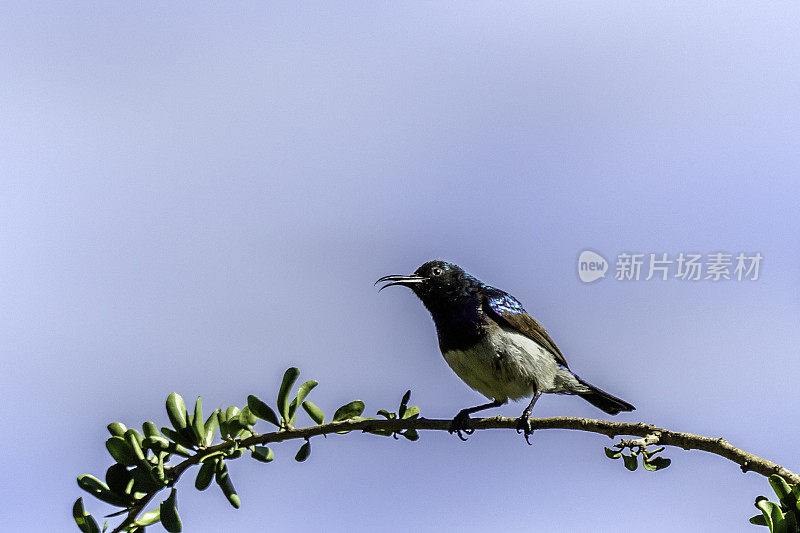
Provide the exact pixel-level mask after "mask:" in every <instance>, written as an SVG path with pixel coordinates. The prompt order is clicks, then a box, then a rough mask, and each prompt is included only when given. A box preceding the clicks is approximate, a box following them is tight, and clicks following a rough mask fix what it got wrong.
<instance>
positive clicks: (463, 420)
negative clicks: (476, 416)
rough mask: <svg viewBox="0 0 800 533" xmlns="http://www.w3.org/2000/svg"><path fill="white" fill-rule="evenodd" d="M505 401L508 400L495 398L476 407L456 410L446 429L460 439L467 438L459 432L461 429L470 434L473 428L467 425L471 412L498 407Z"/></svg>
mask: <svg viewBox="0 0 800 533" xmlns="http://www.w3.org/2000/svg"><path fill="white" fill-rule="evenodd" d="M507 401H508V400H503V401H500V400H495V401H493V402H489V403H485V404H483V405H478V406H476V407H469V408H467V409H462V410H460V411H459V412H458V414H457V415H456V416H455V418H453V421H452V422H450V429H448V430H447V431H449V432H450V434H451V435H452V434H453V433H455V434H456V435H458V438H459V439H461V440H467V438H466V437H464V436H463V435H462V434H461V432H462V431H463V432H464V433H466V434H467V435H472V433H473V432H474V431H475V430H474V429H471V428H470V427H469V415H471V414H472V413H477V412H478V411H483V410H484V409H491V408H492V407H500V406H501V405H503V404H504V403H506V402H507Z"/></svg>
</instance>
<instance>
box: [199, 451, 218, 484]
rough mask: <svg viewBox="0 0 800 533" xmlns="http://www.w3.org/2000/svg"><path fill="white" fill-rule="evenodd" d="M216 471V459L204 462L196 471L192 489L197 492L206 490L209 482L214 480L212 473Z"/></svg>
mask: <svg viewBox="0 0 800 533" xmlns="http://www.w3.org/2000/svg"><path fill="white" fill-rule="evenodd" d="M216 469H217V459H216V458H211V459H207V460H204V461H203V462H202V463H201V464H200V470H198V472H197V477H196V478H195V480H194V487H195V488H196V489H197V490H206V489H207V488H208V486H209V485H211V480H212V479H214V472H215V471H216Z"/></svg>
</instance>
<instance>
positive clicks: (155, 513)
mask: <svg viewBox="0 0 800 533" xmlns="http://www.w3.org/2000/svg"><path fill="white" fill-rule="evenodd" d="M159 520H161V509H153V510H152V511H147V512H146V513H144V514H142V516H140V517H139V518H137V519H136V522H134V523H135V524H136V525H137V526H141V527H145V526H150V525H153V524H155V523H156V522H158V521H159Z"/></svg>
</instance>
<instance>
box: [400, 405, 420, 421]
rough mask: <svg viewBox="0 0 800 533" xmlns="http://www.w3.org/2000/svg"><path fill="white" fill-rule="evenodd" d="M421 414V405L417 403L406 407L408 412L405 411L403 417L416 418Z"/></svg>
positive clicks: (406, 418) (407, 418)
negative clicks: (418, 405)
mask: <svg viewBox="0 0 800 533" xmlns="http://www.w3.org/2000/svg"><path fill="white" fill-rule="evenodd" d="M418 416H419V407H417V406H416V405H412V406H411V407H409V408H407V409H406V412H405V413H403V415H402V418H403V419H405V420H409V419H414V418H417V417H418Z"/></svg>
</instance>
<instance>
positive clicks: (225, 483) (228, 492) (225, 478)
mask: <svg viewBox="0 0 800 533" xmlns="http://www.w3.org/2000/svg"><path fill="white" fill-rule="evenodd" d="M215 479H216V482H217V485H219V488H221V489H222V493H223V494H224V495H225V497H226V498H228V502H230V504H231V505H233V507H235V508H236V509H238V508H239V506H240V505H242V501H241V500H240V499H239V495H238V494H236V489H235V488H234V487H233V482H231V477H230V475H228V466H227V465H226V464H225V463H224V462H222V461H220V462H219V464H218V466H217V472H216V475H215Z"/></svg>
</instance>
